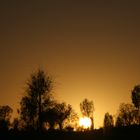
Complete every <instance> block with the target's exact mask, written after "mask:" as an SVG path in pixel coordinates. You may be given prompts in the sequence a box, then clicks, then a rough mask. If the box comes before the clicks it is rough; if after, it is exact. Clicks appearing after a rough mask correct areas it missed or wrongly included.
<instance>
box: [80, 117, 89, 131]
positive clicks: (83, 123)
mask: <svg viewBox="0 0 140 140" xmlns="http://www.w3.org/2000/svg"><path fill="white" fill-rule="evenodd" d="M79 125H80V126H81V127H83V128H85V129H86V128H89V127H91V120H90V118H88V117H84V118H80V120H79Z"/></svg>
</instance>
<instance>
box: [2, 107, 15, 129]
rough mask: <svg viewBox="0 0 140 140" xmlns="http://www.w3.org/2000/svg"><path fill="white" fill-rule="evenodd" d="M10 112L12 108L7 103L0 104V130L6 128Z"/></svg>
mask: <svg viewBox="0 0 140 140" xmlns="http://www.w3.org/2000/svg"><path fill="white" fill-rule="evenodd" d="M12 112H13V110H12V108H11V107H9V106H8V105H6V106H0V130H8V128H9V125H10V118H11V113H12Z"/></svg>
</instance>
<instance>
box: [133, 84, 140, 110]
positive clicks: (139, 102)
mask: <svg viewBox="0 0 140 140" xmlns="http://www.w3.org/2000/svg"><path fill="white" fill-rule="evenodd" d="M131 97H132V102H133V104H134V106H135V107H136V108H138V110H140V85H136V86H135V87H134V89H133V90H132V96H131Z"/></svg>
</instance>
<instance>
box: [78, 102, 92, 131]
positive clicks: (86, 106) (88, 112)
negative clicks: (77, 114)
mask: <svg viewBox="0 0 140 140" xmlns="http://www.w3.org/2000/svg"><path fill="white" fill-rule="evenodd" d="M80 110H81V113H82V115H83V116H86V117H88V118H90V119H91V123H92V125H91V130H93V129H94V119H93V112H94V104H93V101H89V100H88V99H84V100H83V101H82V102H81V103H80Z"/></svg>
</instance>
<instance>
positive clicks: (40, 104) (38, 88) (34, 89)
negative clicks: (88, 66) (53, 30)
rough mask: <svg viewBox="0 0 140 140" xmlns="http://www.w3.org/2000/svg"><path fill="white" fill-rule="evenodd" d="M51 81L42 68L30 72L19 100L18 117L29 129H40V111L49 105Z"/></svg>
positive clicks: (41, 125)
mask: <svg viewBox="0 0 140 140" xmlns="http://www.w3.org/2000/svg"><path fill="white" fill-rule="evenodd" d="M52 85H53V81H52V79H51V77H50V76H49V75H47V74H46V73H45V72H44V71H43V70H38V71H37V72H35V73H33V74H31V77H30V79H29V80H28V81H27V83H26V86H27V87H26V94H25V96H24V97H23V98H22V99H21V101H20V106H21V108H20V117H21V119H22V120H23V121H24V126H25V127H26V128H27V127H29V128H30V129H31V128H32V129H42V128H43V123H44V122H43V119H42V114H43V113H42V112H43V111H44V108H46V107H45V106H47V105H49V104H47V103H48V99H49V97H50V96H49V95H50V92H51V90H52Z"/></svg>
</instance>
